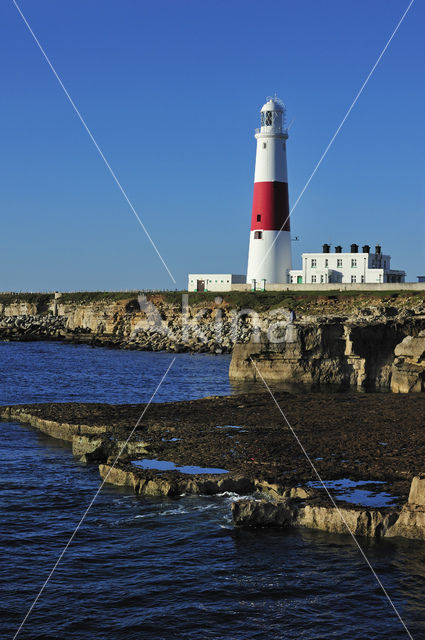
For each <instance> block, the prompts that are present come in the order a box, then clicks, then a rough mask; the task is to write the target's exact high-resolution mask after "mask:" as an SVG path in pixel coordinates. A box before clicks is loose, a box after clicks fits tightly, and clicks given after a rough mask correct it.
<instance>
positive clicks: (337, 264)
mask: <svg viewBox="0 0 425 640" xmlns="http://www.w3.org/2000/svg"><path fill="white" fill-rule="evenodd" d="M336 266H337V267H342V258H338V259H337V261H336Z"/></svg>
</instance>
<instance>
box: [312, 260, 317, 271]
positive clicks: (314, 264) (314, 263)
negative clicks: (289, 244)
mask: <svg viewBox="0 0 425 640" xmlns="http://www.w3.org/2000/svg"><path fill="white" fill-rule="evenodd" d="M316 267H317V260H316V258H312V259H311V268H312V269H315V268H316Z"/></svg>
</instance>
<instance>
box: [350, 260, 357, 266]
mask: <svg viewBox="0 0 425 640" xmlns="http://www.w3.org/2000/svg"><path fill="white" fill-rule="evenodd" d="M351 266H352V267H357V260H356V258H351Z"/></svg>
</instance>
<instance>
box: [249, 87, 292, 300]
mask: <svg viewBox="0 0 425 640" xmlns="http://www.w3.org/2000/svg"><path fill="white" fill-rule="evenodd" d="M255 137H256V139H257V155H256V160H255V177H254V198H253V205H252V217H251V234H250V240H249V256H248V271H247V283H249V284H252V285H254V288H255V285H256V283H258V284H260V283H263V284H266V283H268V284H283V283H287V282H289V271H290V269H291V266H292V265H291V262H292V261H291V237H290V222H289V197H288V172H287V165H286V140H287V138H288V131H287V129H285V105H284V104H283V102H281V100H279V99H278V98H277V97H276V96H275V97H274V98H268V99H267V102H266V104H265V105H264V106H263V108H262V109H261V128H260V129H257V130H256V133H255Z"/></svg>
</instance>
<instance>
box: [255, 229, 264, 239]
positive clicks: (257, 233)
mask: <svg viewBox="0 0 425 640" xmlns="http://www.w3.org/2000/svg"><path fill="white" fill-rule="evenodd" d="M262 237H263V232H262V231H254V240H261V238H262Z"/></svg>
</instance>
